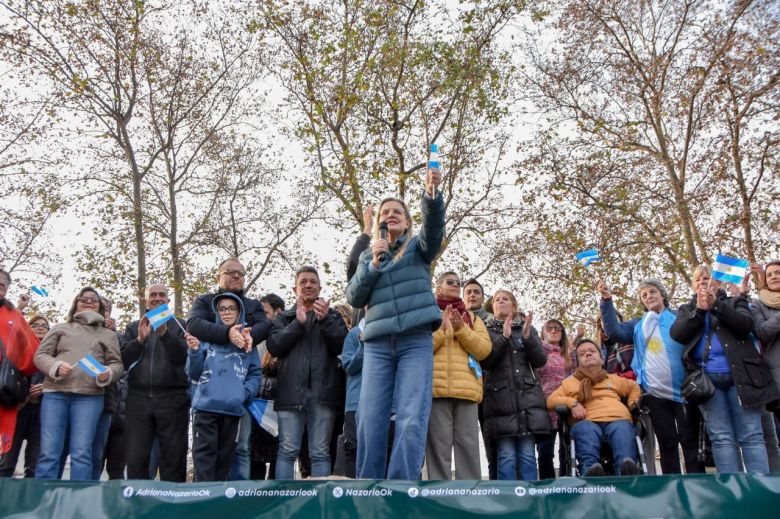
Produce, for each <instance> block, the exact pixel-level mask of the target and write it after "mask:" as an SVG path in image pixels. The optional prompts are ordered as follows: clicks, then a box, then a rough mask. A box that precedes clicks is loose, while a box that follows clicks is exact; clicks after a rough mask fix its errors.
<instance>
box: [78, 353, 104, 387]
mask: <svg viewBox="0 0 780 519" xmlns="http://www.w3.org/2000/svg"><path fill="white" fill-rule="evenodd" d="M78 366H79V367H80V368H81V369H83V370H84V371H86V372H87V375H89V376H90V377H99V376H100V375H105V376H104V377H101V378H100V380H101V381H105V380H106V378H108V368H107V367H105V366H104V365H102V364H101V363H100V362H98V361H97V359H96V358H95V357H93V356H92V355H85V356H84V358H82V359H81V360H80V361H79V362H78Z"/></svg>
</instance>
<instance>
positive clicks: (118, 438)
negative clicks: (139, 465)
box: [105, 414, 125, 479]
mask: <svg viewBox="0 0 780 519" xmlns="http://www.w3.org/2000/svg"><path fill="white" fill-rule="evenodd" d="M105 464H106V472H108V479H125V422H124V421H123V420H122V419H121V417H120V416H118V415H116V414H115V415H114V416H112V417H111V427H110V428H109V429H108V441H107V442H106V450H105Z"/></svg>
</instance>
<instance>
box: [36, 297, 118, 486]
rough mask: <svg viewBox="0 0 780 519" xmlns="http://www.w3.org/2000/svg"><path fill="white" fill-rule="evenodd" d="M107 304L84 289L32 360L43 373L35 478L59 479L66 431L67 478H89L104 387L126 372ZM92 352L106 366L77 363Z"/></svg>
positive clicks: (50, 331)
mask: <svg viewBox="0 0 780 519" xmlns="http://www.w3.org/2000/svg"><path fill="white" fill-rule="evenodd" d="M104 315H105V307H104V303H103V302H102V300H101V299H100V296H99V295H98V293H97V290H95V289H94V288H92V287H84V288H82V289H81V290H80V291H79V293H78V295H77V296H76V298H75V299H74V300H73V304H72V305H71V307H70V311H69V312H68V319H67V322H65V323H62V324H58V325H55V326H54V327H52V329H51V330H49V333H47V334H46V336H45V337H44V338H43V341H41V345H40V347H39V348H38V351H37V352H36V353H35V365H36V366H37V367H38V369H39V370H40V371H42V372H43V373H45V374H46V379H45V380H44V382H43V401H42V403H41V453H40V455H39V457H38V464H37V466H36V467H35V477H36V478H40V479H57V477H58V474H59V472H60V470H59V469H60V464H61V462H62V451H63V448H64V443H65V435H66V431H67V432H68V433H69V434H68V438H69V439H68V447H67V448H68V452H69V454H70V479H72V480H92V479H94V476H93V463H92V443H93V440H94V439H95V432H96V431H97V425H98V420H99V419H100V415H101V414H102V412H103V394H104V392H105V387H106V386H108V385H109V384H111V383H112V382H114V381H116V380H119V377H121V376H122V373H123V372H124V366H122V357H121V354H120V352H119V338H118V337H117V334H116V332H114V331H113V330H109V329H108V328H106V327H105V326H103V323H104V322H105V318H104V317H103V316H104ZM86 355H91V356H92V357H93V358H94V359H95V360H96V361H97V362H99V363H100V364H102V365H103V366H105V368H107V369H104V370H103V371H102V372H101V373H99V374H98V375H96V376H92V375H90V374H88V373H87V371H86V370H84V369H81V368H80V367H78V364H79V361H80V360H81V359H83V358H84V357H85V356H86Z"/></svg>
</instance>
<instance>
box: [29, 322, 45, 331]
mask: <svg viewBox="0 0 780 519" xmlns="http://www.w3.org/2000/svg"><path fill="white" fill-rule="evenodd" d="M30 328H33V329H35V330H48V329H49V325H48V324H46V323H32V324H31V325H30Z"/></svg>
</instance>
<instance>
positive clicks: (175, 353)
mask: <svg viewBox="0 0 780 519" xmlns="http://www.w3.org/2000/svg"><path fill="white" fill-rule="evenodd" d="M145 296H146V309H147V310H153V309H155V308H157V307H159V306H161V305H164V304H167V303H168V301H169V298H168V288H167V287H166V286H165V285H162V284H159V283H157V284H153V285H149V286H148V287H146V293H145ZM120 345H121V349H122V364H124V366H125V369H126V370H127V401H126V407H125V441H126V445H127V450H126V460H127V477H128V478H129V479H149V478H150V477H151V476H152V475H151V474H150V473H149V457H150V455H151V452H152V445H153V444H154V440H155V439H157V440H158V441H159V443H160V458H159V459H160V461H159V466H160V480H162V481H174V482H177V483H183V482H184V481H185V480H186V476H187V442H186V438H187V427H188V425H189V410H190V402H189V397H188V395H187V389H188V388H189V384H188V382H187V376H186V375H185V373H184V364H185V362H186V361H187V342H186V340H185V337H184V332H182V330H181V327H180V326H178V325H176V324H174V323H171V322H168V323H166V324H164V325H162V326H160V327H159V328H158V329H157V330H153V329H152V326H151V324H149V320H148V319H147V318H146V317H143V318H142V319H141V320H139V321H133V322H132V323H130V325H129V326H128V327H127V330H126V331H125V334H124V335H123V336H122V338H121V340H120Z"/></svg>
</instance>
